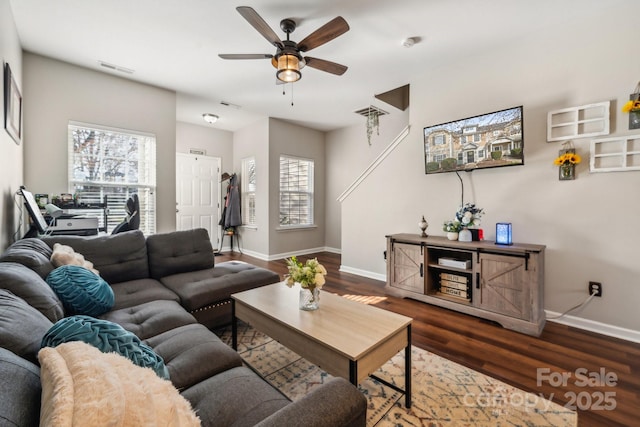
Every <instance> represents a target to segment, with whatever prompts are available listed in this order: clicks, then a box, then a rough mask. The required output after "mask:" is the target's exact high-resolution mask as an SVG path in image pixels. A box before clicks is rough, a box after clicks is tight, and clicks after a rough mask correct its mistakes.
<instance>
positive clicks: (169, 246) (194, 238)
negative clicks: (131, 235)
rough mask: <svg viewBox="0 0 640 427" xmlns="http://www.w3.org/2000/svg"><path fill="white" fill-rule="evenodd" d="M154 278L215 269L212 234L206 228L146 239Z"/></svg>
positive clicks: (156, 235) (152, 236) (150, 268)
mask: <svg viewBox="0 0 640 427" xmlns="http://www.w3.org/2000/svg"><path fill="white" fill-rule="evenodd" d="M147 251H148V253H149V270H150V274H151V277H153V278H154V279H160V278H161V277H164V276H169V275H171V274H178V273H184V272H186V271H195V270H202V269H205V268H211V267H213V263H214V255H213V247H212V246H211V240H210V238H209V233H208V232H207V230H205V229H204V228H198V229H195V230H185V231H175V232H173V233H163V234H154V235H151V236H149V237H147Z"/></svg>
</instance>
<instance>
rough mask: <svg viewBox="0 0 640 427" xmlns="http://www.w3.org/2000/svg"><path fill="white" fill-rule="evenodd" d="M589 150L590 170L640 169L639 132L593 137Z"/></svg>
mask: <svg viewBox="0 0 640 427" xmlns="http://www.w3.org/2000/svg"><path fill="white" fill-rule="evenodd" d="M590 151H591V156H590V159H589V170H590V171H591V172H617V171H637V170H640V133H638V134H634V135H624V136H617V137H614V138H599V139H593V140H591V150H590Z"/></svg>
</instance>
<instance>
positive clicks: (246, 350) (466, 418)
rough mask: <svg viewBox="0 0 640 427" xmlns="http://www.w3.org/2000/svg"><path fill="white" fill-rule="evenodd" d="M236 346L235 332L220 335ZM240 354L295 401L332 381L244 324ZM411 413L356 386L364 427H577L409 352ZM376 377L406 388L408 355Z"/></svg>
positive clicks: (524, 396)
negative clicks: (364, 407)
mask: <svg viewBox="0 0 640 427" xmlns="http://www.w3.org/2000/svg"><path fill="white" fill-rule="evenodd" d="M216 333H217V334H218V336H220V337H221V338H222V340H223V341H225V342H226V343H227V344H229V345H230V344H231V328H230V327H228V328H224V329H220V330H218V331H216ZM238 353H240V355H241V356H242V359H243V360H244V362H245V363H246V364H247V365H248V366H250V367H251V368H252V369H254V370H255V371H256V372H258V373H259V374H260V375H262V377H263V378H265V379H266V380H267V381H269V382H270V383H271V384H272V385H273V386H274V387H276V388H277V389H278V390H280V391H281V392H282V393H284V394H285V395H286V396H287V397H288V398H289V399H291V400H294V401H295V400H296V399H298V398H300V397H302V396H304V395H305V394H307V393H308V392H309V391H311V390H312V389H313V388H314V387H318V386H320V385H322V384H323V383H325V382H326V381H328V380H329V379H330V378H331V375H329V374H327V373H326V372H324V371H322V370H321V369H320V368H318V367H317V366H315V365H313V364H311V363H309V362H308V361H306V360H305V359H303V358H302V357H300V356H299V355H297V354H296V353H294V352H292V351H291V350H289V349H288V348H286V347H284V346H282V345H281V344H280V343H278V342H276V341H274V340H272V339H271V338H270V337H268V336H266V335H264V334H262V333H260V332H258V331H256V330H255V329H253V328H252V327H250V326H248V325H246V324H244V323H240V324H239V326H238ZM411 367H412V406H411V408H409V409H407V408H405V406H404V394H403V393H401V392H398V391H395V390H394V389H392V388H390V387H388V386H386V385H384V384H382V383H381V382H379V381H376V380H374V379H372V378H368V379H366V380H364V381H363V382H362V383H361V384H359V385H358V388H359V389H360V391H361V392H362V393H363V394H364V395H365V397H366V398H367V400H368V402H369V404H368V408H367V426H369V427H373V426H376V427H399V426H429V427H453V426H456V427H460V426H482V427H484V426H486V427H490V426H491V427H500V426H511V427H513V426H523V427H543V426H545V427H551V426H553V427H565V426H567V427H568V426H576V425H577V414H576V413H575V412H574V411H571V410H569V409H566V408H564V407H562V406H560V405H557V404H555V403H553V402H551V401H549V400H547V399H544V398H542V397H541V396H538V395H535V394H533V393H527V392H525V391H522V390H519V389H517V388H515V387H512V386H510V385H508V384H506V383H504V382H501V381H498V380H496V379H494V378H491V377H488V376H486V375H484V374H481V373H479V372H477V371H474V370H472V369H469V368H466V367H464V366H462V365H459V364H457V363H454V362H452V361H450V360H447V359H445V358H442V357H440V356H437V355H435V354H433V353H430V352H428V351H426V350H422V349H420V348H417V347H415V346H414V347H412V349H411ZM375 375H376V376H378V377H380V378H382V379H384V380H386V381H388V382H390V383H391V384H394V385H397V386H398V387H400V388H402V389H404V351H401V352H400V353H398V354H396V355H395V356H394V357H393V358H392V359H391V360H389V361H388V362H387V363H385V364H384V365H383V366H382V367H381V368H380V369H379V370H378V371H377V372H376V373H375Z"/></svg>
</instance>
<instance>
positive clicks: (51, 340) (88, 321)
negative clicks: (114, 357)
mask: <svg viewBox="0 0 640 427" xmlns="http://www.w3.org/2000/svg"><path fill="white" fill-rule="evenodd" d="M70 341H82V342H85V343H87V344H90V345H92V346H94V347H96V348H97V349H98V350H100V351H101V352H103V353H118V354H120V355H121V356H124V357H126V358H127V359H129V360H131V361H132V362H133V363H135V364H136V365H138V366H141V367H143V368H151V369H153V371H154V372H155V373H156V374H157V375H158V376H159V377H160V378H164V379H169V370H168V369H167V367H166V366H165V364H164V360H163V359H162V357H160V356H159V355H158V354H156V353H155V352H154V351H153V349H152V348H151V347H149V346H148V345H146V344H144V343H143V342H142V341H140V338H138V337H137V336H135V335H134V334H133V333H131V332H129V331H127V330H126V329H124V328H123V327H122V326H120V325H118V324H116V323H113V322H109V321H108V320H102V319H95V318H93V317H90V316H83V315H77V316H70V317H66V318H64V319H61V320H59V321H57V322H56V323H55V324H54V325H53V326H52V327H51V329H49V331H47V333H46V334H45V335H44V337H43V338H42V343H41V345H40V346H41V348H44V347H56V346H58V345H60V344H63V343H66V342H70Z"/></svg>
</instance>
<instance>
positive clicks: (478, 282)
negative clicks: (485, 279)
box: [476, 273, 480, 289]
mask: <svg viewBox="0 0 640 427" xmlns="http://www.w3.org/2000/svg"><path fill="white" fill-rule="evenodd" d="M476 289H480V273H476Z"/></svg>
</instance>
